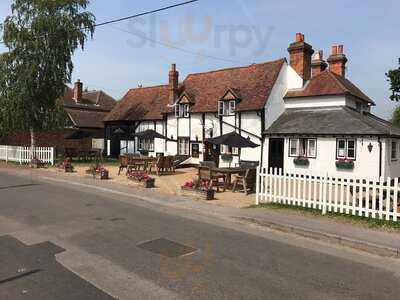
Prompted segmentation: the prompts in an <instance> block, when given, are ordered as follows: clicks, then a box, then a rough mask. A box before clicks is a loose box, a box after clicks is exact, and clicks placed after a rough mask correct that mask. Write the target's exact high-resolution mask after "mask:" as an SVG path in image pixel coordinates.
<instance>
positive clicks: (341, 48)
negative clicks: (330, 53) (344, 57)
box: [337, 45, 343, 54]
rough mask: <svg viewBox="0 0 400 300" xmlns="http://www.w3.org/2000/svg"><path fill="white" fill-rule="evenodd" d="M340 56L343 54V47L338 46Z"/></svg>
mask: <svg viewBox="0 0 400 300" xmlns="http://www.w3.org/2000/svg"><path fill="white" fill-rule="evenodd" d="M337 52H338V54H343V45H339V46H338V51H337Z"/></svg>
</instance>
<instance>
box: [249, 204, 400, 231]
mask: <svg viewBox="0 0 400 300" xmlns="http://www.w3.org/2000/svg"><path fill="white" fill-rule="evenodd" d="M248 208H264V209H274V210H289V211H293V212H299V213H302V214H305V215H311V216H317V217H322V218H330V219H334V220H337V221H341V222H346V223H352V224H356V225H362V226H366V227H368V228H372V229H381V230H390V231H398V232H400V221H398V222H394V221H386V220H380V219H373V218H367V217H360V216H353V215H347V214H341V213H334V212H327V213H326V215H322V212H321V211H320V210H317V209H313V208H308V207H302V206H291V205H283V204H278V203H263V204H259V205H251V206H249V207H248Z"/></svg>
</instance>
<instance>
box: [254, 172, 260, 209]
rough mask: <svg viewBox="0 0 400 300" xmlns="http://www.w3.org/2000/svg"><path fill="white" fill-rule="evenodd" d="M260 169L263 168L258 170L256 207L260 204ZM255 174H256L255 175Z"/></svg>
mask: <svg viewBox="0 0 400 300" xmlns="http://www.w3.org/2000/svg"><path fill="white" fill-rule="evenodd" d="M260 169H261V167H258V168H257V179H256V205H259V204H260V198H259V197H260V179H261V178H260V176H261V175H260V173H261V172H260ZM253 174H254V173H253Z"/></svg>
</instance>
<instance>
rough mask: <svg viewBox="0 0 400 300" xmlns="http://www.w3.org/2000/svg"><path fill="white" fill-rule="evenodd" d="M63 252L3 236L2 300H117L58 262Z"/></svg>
mask: <svg viewBox="0 0 400 300" xmlns="http://www.w3.org/2000/svg"><path fill="white" fill-rule="evenodd" d="M62 252H64V249H62V248H60V247H57V246H56V245H54V244H52V243H49V242H44V243H40V244H36V245H31V246H28V245H25V244H23V243H21V242H20V241H18V240H17V239H15V238H13V237H11V236H2V237H0V261H1V262H3V263H2V268H1V269H0V299H3V300H7V299H10V300H19V299H37V300H41V299H59V300H62V299H65V300H67V299H85V300H109V299H113V298H112V297H110V296H109V295H107V294H105V293H104V292H102V291H101V290H99V289H97V288H96V287H94V286H93V285H91V284H89V283H88V282H87V281H85V280H83V279H82V278H80V277H79V276H77V275H76V274H74V273H72V272H71V271H69V270H67V269H66V268H65V267H64V266H62V265H61V264H60V263H58V262H57V261H56V258H55V255H56V254H59V253H62ZM4 262H6V263H4ZM54 278H57V280H56V281H55V280H54Z"/></svg>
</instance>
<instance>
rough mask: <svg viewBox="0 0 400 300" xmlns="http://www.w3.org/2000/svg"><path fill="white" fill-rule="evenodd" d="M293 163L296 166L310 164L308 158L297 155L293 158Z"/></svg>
mask: <svg viewBox="0 0 400 300" xmlns="http://www.w3.org/2000/svg"><path fill="white" fill-rule="evenodd" d="M293 163H294V164H295V165H296V166H305V167H307V166H309V165H310V161H309V160H308V158H306V157H297V158H295V159H294V160H293Z"/></svg>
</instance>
